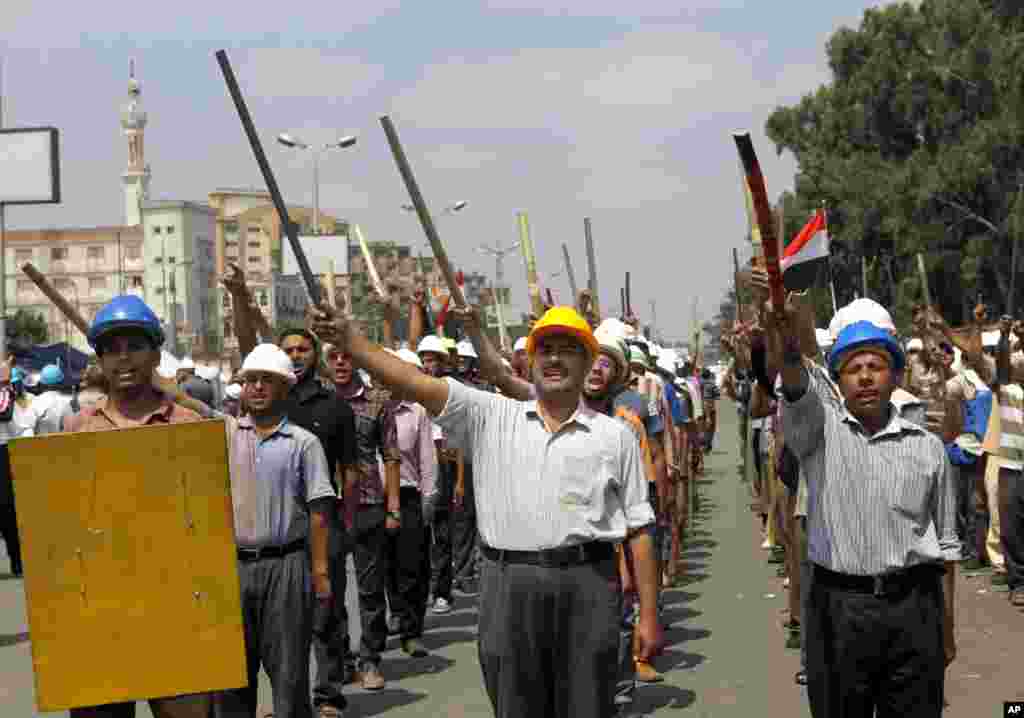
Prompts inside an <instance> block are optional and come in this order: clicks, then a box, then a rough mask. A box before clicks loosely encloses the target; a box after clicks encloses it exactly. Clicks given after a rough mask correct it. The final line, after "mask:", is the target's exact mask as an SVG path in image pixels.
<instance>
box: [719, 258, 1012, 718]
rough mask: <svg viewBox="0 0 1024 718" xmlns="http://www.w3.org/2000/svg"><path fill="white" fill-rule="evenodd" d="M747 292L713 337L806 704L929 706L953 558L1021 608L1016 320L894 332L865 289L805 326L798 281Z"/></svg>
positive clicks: (822, 708) (931, 711) (939, 663)
mask: <svg viewBox="0 0 1024 718" xmlns="http://www.w3.org/2000/svg"><path fill="white" fill-rule="evenodd" d="M750 284H751V286H752V287H753V289H754V291H755V294H756V301H755V303H754V306H753V307H752V308H751V309H752V311H751V312H750V314H749V315H748V316H747V317H745V320H737V321H736V322H735V324H734V326H733V327H732V330H731V331H730V332H728V333H727V334H726V335H725V336H723V340H722V346H723V349H725V350H726V351H727V352H728V353H729V354H730V355H731V362H730V367H729V369H728V371H727V372H726V375H725V377H724V380H723V389H724V392H725V393H726V395H727V396H729V397H730V398H732V399H733V400H734V401H735V402H736V405H737V407H738V412H739V419H740V421H739V442H740V447H741V449H742V452H741V455H742V457H743V461H742V464H741V466H740V468H739V470H740V473H741V475H742V477H743V478H744V480H746V481H748V482H749V486H750V489H751V496H752V499H753V501H752V503H751V506H750V508H751V510H752V512H753V513H754V514H755V515H756V516H757V517H758V518H759V520H760V524H761V528H762V537H763V541H764V542H763V544H762V548H764V549H766V550H770V552H771V553H770V556H771V558H770V559H769V560H770V561H771V562H772V563H775V564H778V576H779V577H782V578H784V579H785V581H784V585H785V587H786V588H787V589H788V592H789V593H788V597H789V601H788V621H786V623H785V627H786V629H788V630H787V638H786V647H787V648H790V649H799V650H800V657H801V670H800V671H799V672H798V673H797V674H796V677H795V678H796V682H797V683H798V684H801V685H806V686H807V688H808V698H809V702H810V707H811V712H812V714H813V715H814V716H816V717H817V718H821V717H825V716H828V717H833V716H858V717H859V716H872V715H876V716H879V717H882V716H938V715H940V714H941V711H942V708H943V703H944V674H945V670H946V667H947V666H948V665H949V664H950V663H951V662H952V661H953V660H954V659H955V657H956V641H955V611H954V605H955V602H954V591H955V577H956V570H957V567H958V566H959V567H961V568H962V570H966V571H972V572H983V571H988V572H990V581H991V583H992V585H993V586H996V587H1003V586H1005V587H1007V588H1008V599H1009V601H1010V602H1011V604H1012V605H1013V606H1014V607H1017V608H1021V609H1024V482H1022V481H1021V480H1020V478H1021V471H1022V468H1024V421H1022V418H1024V390H1022V388H1021V382H1022V380H1024V372H1022V371H1021V369H1022V367H1024V353H1022V351H1021V350H1022V349H1024V323H1021V322H1013V321H1012V320H1011V319H1010V318H1008V317H1003V318H1002V319H1001V320H1000V321H999V322H997V323H995V324H993V323H989V322H987V321H986V313H987V312H986V308H985V307H984V306H980V305H979V306H978V307H977V308H976V309H975V311H974V317H973V322H971V323H970V324H969V325H968V326H966V327H963V328H960V329H958V330H953V329H952V328H951V327H950V326H949V325H948V323H947V322H946V321H945V320H944V319H943V318H942V317H941V316H940V315H939V313H938V312H937V311H936V309H935V308H934V307H929V306H921V307H919V308H917V309H916V310H915V312H914V317H913V327H912V332H911V333H910V336H904V337H900V336H899V335H898V333H897V331H896V327H895V325H894V323H893V320H892V317H891V316H890V314H889V312H888V311H887V310H886V309H885V308H884V307H882V306H881V305H879V304H877V303H876V302H874V301H872V300H870V299H858V300H855V301H854V302H853V303H851V304H850V305H847V306H846V307H843V308H841V309H839V310H838V311H837V312H836V313H835V315H834V317H833V318H832V321H831V323H830V326H829V328H828V330H824V329H816V328H815V326H816V325H815V322H814V312H813V310H812V308H811V306H810V302H809V300H808V299H807V297H805V296H801V295H796V294H791V295H790V297H789V298H788V300H787V307H786V309H785V311H784V312H772V311H770V310H768V309H767V307H766V306H762V304H761V300H763V299H764V297H765V296H766V295H767V275H766V274H765V273H764V272H763V271H761V270H757V269H754V270H753V271H752V272H751V275H750Z"/></svg>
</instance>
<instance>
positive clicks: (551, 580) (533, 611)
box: [478, 558, 622, 718]
mask: <svg viewBox="0 0 1024 718" xmlns="http://www.w3.org/2000/svg"><path fill="white" fill-rule="evenodd" d="M621 606H622V586H621V582H620V579H619V571H618V566H617V564H616V562H615V560H614V559H607V560H604V561H601V562H598V563H594V564H588V565H583V566H571V567H567V568H548V567H541V566H528V565H522V564H500V563H496V562H494V561H491V560H489V559H487V558H483V559H482V560H481V582H480V626H479V643H478V650H479V656H480V667H481V669H482V670H483V674H484V684H485V686H486V688H487V694H488V696H489V697H490V699H491V705H492V706H493V707H494V713H495V716H496V718H522V717H523V716H528V717H529V718H576V717H577V716H587V718H610V717H611V716H613V715H614V714H615V706H614V695H615V684H616V680H617V678H618V675H617V674H618V662H617V659H618V648H619V625H620V622H621V619H622V616H621Z"/></svg>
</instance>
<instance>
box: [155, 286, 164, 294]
mask: <svg viewBox="0 0 1024 718" xmlns="http://www.w3.org/2000/svg"><path fill="white" fill-rule="evenodd" d="M154 291H155V292H156V293H157V294H163V293H164V288H163V287H157V288H156V289H155V290H154Z"/></svg>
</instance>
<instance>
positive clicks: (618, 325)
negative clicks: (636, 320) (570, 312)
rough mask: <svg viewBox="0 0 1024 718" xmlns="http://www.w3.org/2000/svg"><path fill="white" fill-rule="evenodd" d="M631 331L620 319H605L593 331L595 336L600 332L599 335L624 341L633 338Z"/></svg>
mask: <svg viewBox="0 0 1024 718" xmlns="http://www.w3.org/2000/svg"><path fill="white" fill-rule="evenodd" d="M631 329H632V327H631V326H629V325H628V324H626V323H625V322H624V321H622V320H621V319H616V318H615V317H609V318H608V319H605V320H604V321H603V322H601V323H600V324H599V325H598V327H597V329H595V330H594V333H595V334H597V333H598V332H600V333H601V334H603V335H605V336H608V337H615V338H616V339H625V338H626V337H632V336H633V333H632V331H630V330H631Z"/></svg>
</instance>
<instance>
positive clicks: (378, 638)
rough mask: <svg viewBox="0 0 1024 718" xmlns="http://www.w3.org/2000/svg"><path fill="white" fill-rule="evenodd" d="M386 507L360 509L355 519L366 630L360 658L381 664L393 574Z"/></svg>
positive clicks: (355, 553) (355, 554)
mask: <svg viewBox="0 0 1024 718" xmlns="http://www.w3.org/2000/svg"><path fill="white" fill-rule="evenodd" d="M386 516H387V512H386V511H385V508H384V505H383V504H374V505H372V506H360V507H359V508H358V510H357V511H356V518H355V527H354V528H355V544H354V550H353V557H354V558H355V564H356V581H357V583H358V585H359V618H360V625H361V626H362V629H363V638H362V640H361V641H360V647H359V658H360V660H361V661H364V662H367V663H375V664H379V663H380V654H381V651H383V650H384V646H385V644H386V643H387V639H388V625H387V587H388V576H389V575H390V573H391V540H390V537H389V536H388V534H387V531H386V530H385V528H384V519H385V518H386Z"/></svg>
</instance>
